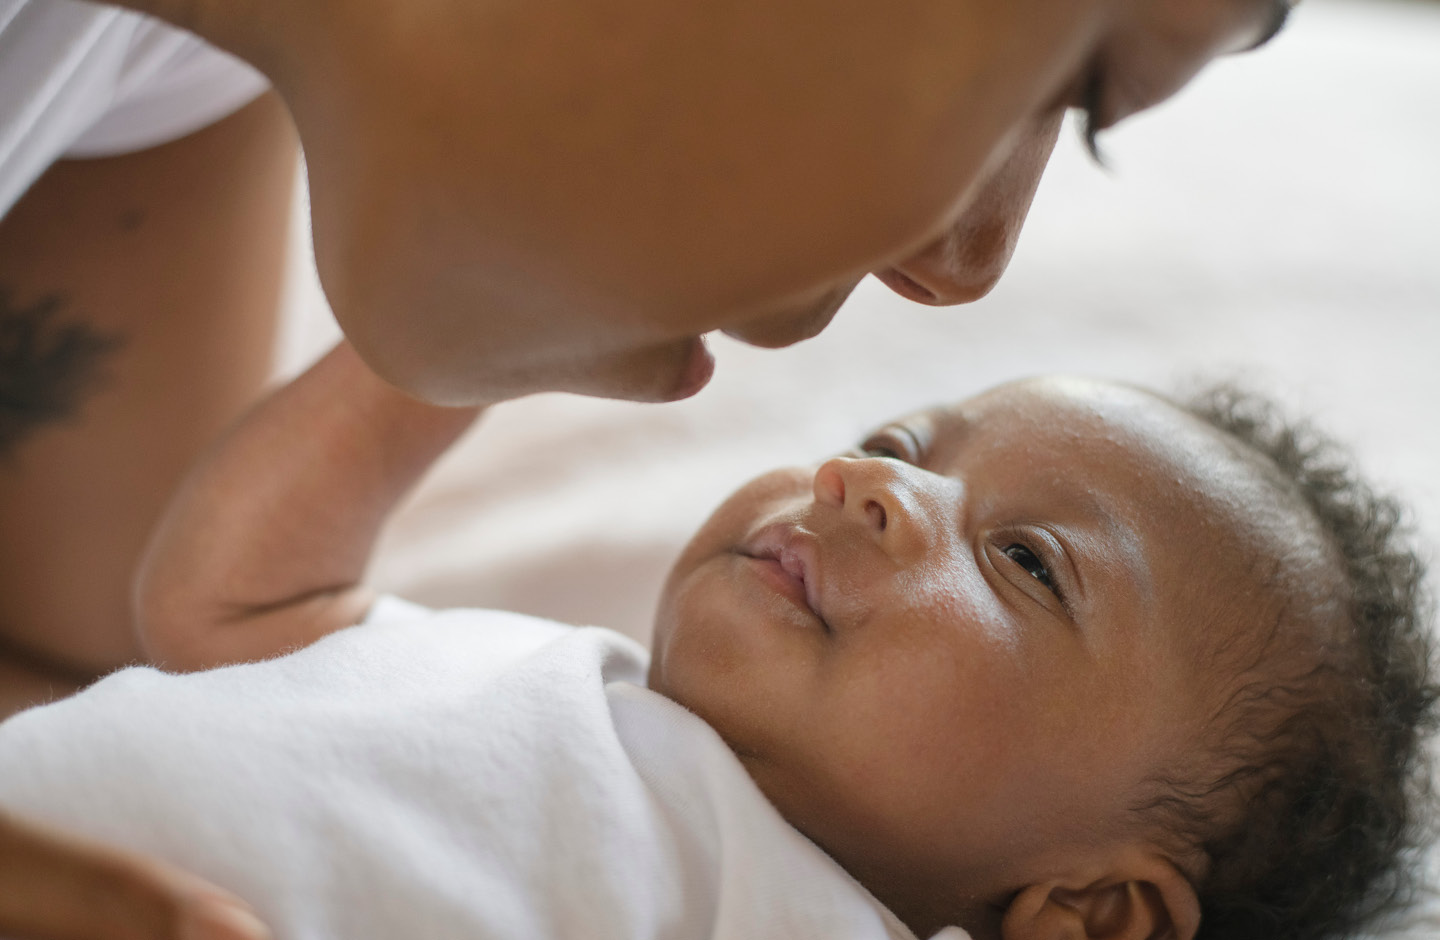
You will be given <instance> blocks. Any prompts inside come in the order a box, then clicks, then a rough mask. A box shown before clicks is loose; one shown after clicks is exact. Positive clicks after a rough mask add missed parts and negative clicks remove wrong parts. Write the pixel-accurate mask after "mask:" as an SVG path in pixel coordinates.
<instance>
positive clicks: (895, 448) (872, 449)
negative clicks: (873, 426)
mask: <svg viewBox="0 0 1440 940" xmlns="http://www.w3.org/2000/svg"><path fill="white" fill-rule="evenodd" d="M860 452H861V453H862V454H864V455H865V456H867V457H888V458H890V459H891V460H903V461H905V462H906V463H919V462H920V443H919V441H917V440H916V439H915V435H914V434H911V433H910V432H909V431H908V430H906V429H905V428H903V427H899V426H892V427H888V428H884V429H883V430H880V431H876V432H875V433H874V434H872V435H870V436H869V437H867V438H865V441H864V443H862V444H861V445H860Z"/></svg>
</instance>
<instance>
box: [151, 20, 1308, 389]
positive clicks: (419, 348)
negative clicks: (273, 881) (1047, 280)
mask: <svg viewBox="0 0 1440 940" xmlns="http://www.w3.org/2000/svg"><path fill="white" fill-rule="evenodd" d="M129 5H131V6H134V7H135V8H136V9H141V10H144V11H147V12H151V13H155V14H158V15H160V16H161V17H163V18H169V19H171V20H173V21H175V22H177V23H178V24H180V25H182V26H186V27H189V28H193V29H194V30H195V31H197V32H199V33H200V34H201V35H203V36H205V37H207V38H209V39H211V40H212V41H214V42H215V43H216V44H217V45H220V46H222V47H224V48H227V49H230V50H231V51H234V52H236V53H237V54H239V55H240V56H241V57H243V58H246V59H249V60H250V61H252V62H254V63H256V64H257V65H258V66H259V67H260V68H262V69H263V70H264V71H265V72H266V73H267V74H268V75H270V77H271V78H272V79H273V80H274V82H275V84H276V87H277V88H278V90H279V91H280V93H281V95H282V96H283V97H284V98H285V100H286V101H287V103H288V104H289V105H290V108H291V110H292V112H293V113H294V115H295V119H296V123H297V126H298V128H299V133H300V137H301V140H302V141H303V142H304V145H305V149H306V153H307V156H308V166H309V171H310V182H311V187H312V197H313V204H312V215H313V219H314V223H315V225H314V227H315V241H316V255H317V260H318V263H319V267H320V275H321V281H322V283H323V285H324V287H325V289H326V292H327V295H328V296H329V299H330V301H331V303H332V306H333V307H334V309H335V312H336V315H337V316H338V317H339V319H340V322H341V324H342V326H343V327H344V328H345V331H346V333H347V336H348V337H349V338H350V339H351V341H352V342H353V343H354V344H355V346H356V348H357V349H358V350H359V352H360V353H361V355H362V357H363V358H365V360H366V361H367V362H368V363H369V364H370V365H371V366H372V367H374V368H375V369H376V370H377V371H379V372H380V374H381V375H383V376H385V377H386V378H387V379H389V380H391V381H392V382H394V383H396V384H397V385H399V386H400V387H402V388H405V389H407V390H410V391H412V392H414V393H417V394H419V395H420V396H422V397H425V398H428V399H431V400H433V401H437V402H443V403H451V404H461V403H470V402H477V401H493V400H498V399H501V398H506V397H513V396H515V395H519V394H523V393H526V392H532V391H538V390H542V389H549V390H564V391H575V392H581V393H584V394H592V395H604V396H609V397H622V398H635V399H648V400H665V399H671V398H676V397H683V396H684V395H687V394H691V393H693V392H694V391H696V390H698V389H699V388H700V387H701V386H702V385H703V384H704V382H705V380H706V378H707V376H708V361H709V360H708V356H707V355H706V354H705V353H704V351H703V348H702V347H701V345H700V343H699V340H698V338H697V337H698V336H699V335H700V334H702V333H704V332H705V331H708V330H712V329H726V330H730V331H732V332H734V333H736V334H737V335H739V336H741V337H742V338H752V337H753V338H754V339H755V340H756V341H758V342H761V343H763V344H765V345H785V344H787V343H792V342H795V341H797V340H800V339H803V338H805V337H808V336H811V335H813V334H814V333H816V332H818V331H819V330H820V329H822V328H823V327H824V325H825V324H826V323H827V322H828V321H829V318H830V317H831V316H832V315H833V313H834V310H835V309H836V308H837V306H838V302H837V301H838V299H839V298H840V297H843V295H844V294H845V293H848V291H849V289H850V288H851V287H853V285H854V284H855V283H856V282H857V281H858V280H859V279H860V278H861V277H863V276H864V275H865V274H866V273H867V272H872V271H873V272H878V273H879V274H880V276H881V277H882V279H883V280H885V281H886V282H887V283H890V284H891V285H892V286H895V287H897V289H900V290H901V291H902V293H906V294H907V296H912V297H914V298H915V299H917V300H922V301H925V302H957V301H963V300H966V299H973V298H974V297H975V296H977V295H978V294H980V293H983V292H984V291H985V290H987V289H988V288H989V285H990V284H992V283H993V282H994V279H995V278H996V277H998V276H999V273H1000V272H1001V271H1002V270H1003V269H1004V267H1005V263H1006V261H1007V260H1008V258H1009V253H1010V250H1011V249H1012V248H1013V245H1014V241H1013V237H1006V234H1005V233H1008V234H1009V235H1010V236H1013V233H1015V232H1018V231H1019V228H1020V225H1021V223H1022V222H1023V219H1024V216H1025V212H1026V211H1027V210H1028V207H1029V201H1030V195H1031V194H1032V193H1033V191H1034V188H1035V184H1036V181H1037V180H1038V177H1039V174H1040V171H1041V169H1042V168H1043V166H1044V163H1045V158H1046V156H1047V155H1048V148H1049V146H1050V144H1051V143H1052V142H1053V138H1054V133H1055V126H1056V122H1057V121H1058V120H1059V116H1060V115H1061V113H1062V112H1063V111H1064V110H1065V109H1066V108H1068V107H1082V106H1084V107H1090V108H1091V109H1092V110H1093V111H1094V113H1095V115H1096V117H1097V119H1098V122H1099V124H1101V125H1109V124H1113V123H1114V122H1116V121H1119V120H1121V119H1123V118H1124V117H1126V116H1128V115H1129V114H1132V113H1134V112H1136V111H1139V110H1142V109H1143V108H1146V107H1149V106H1151V105H1153V104H1155V103H1156V102H1158V101H1160V100H1163V99H1164V98H1165V97H1167V96H1168V95H1169V94H1171V93H1172V92H1173V91H1174V90H1175V89H1177V88H1178V87H1180V86H1181V85H1183V84H1184V82H1185V81H1186V80H1188V79H1189V78H1190V77H1191V76H1192V75H1193V74H1194V73H1195V72H1196V71H1198V70H1199V69H1200V68H1201V67H1202V66H1203V65H1204V64H1205V63H1207V62H1208V61H1210V60H1211V59H1213V58H1215V57H1216V56H1218V55H1221V54H1223V53H1225V52H1231V51H1236V50H1239V49H1242V48H1246V47H1248V46H1250V45H1253V44H1255V43H1256V42H1257V41H1259V40H1261V39H1262V38H1263V37H1264V36H1266V35H1268V34H1269V33H1270V32H1271V31H1273V29H1274V27H1275V24H1276V23H1277V22H1278V21H1279V20H1280V19H1281V18H1282V17H1283V13H1284V11H1285V10H1287V9H1288V7H1287V6H1286V5H1285V4H1284V3H1282V2H1280V0H1081V2H1075V0H1024V2H1018V3H1017V2H1012V0H960V2H954V0H946V2H943V3H940V2H936V0H897V2H896V3H887V4H883V5H876V4H855V5H852V6H851V7H846V8H845V9H844V10H843V15H837V10H836V8H835V7H834V4H832V3H822V2H820V0H790V2H787V3H783V4H782V3H774V2H771V0H742V2H738V3H737V2H726V3H713V2H702V3H688V4H678V5H677V4H674V3H670V2H667V0H620V2H617V3H609V4H606V5H604V7H603V15H602V13H601V12H600V8H596V7H595V6H594V5H593V4H586V3H579V2H574V0H571V2H562V3H551V4H513V3H498V2H479V3H477V2H473V0H419V2H406V3H404V4H400V3H397V2H395V0H347V2H334V0H298V2H297V0H283V2H282V0H248V2H238V0H225V2H220V0H189V2H183V3H182V2H176V0H132V2H131V3H130V4H129ZM977 233H986V236H987V237H985V238H982V239H979V240H976V239H975V238H974V236H975V235H976V234H977ZM996 233H1000V234H999V235H998V237H997V236H996ZM947 240H948V242H947ZM956 241H959V242H963V243H964V244H965V250H960V251H955V250H948V249H947V248H946V245H947V243H948V244H950V245H951V246H953V245H954V244H955V243H956ZM398 311H404V313H403V315H401V314H399V313H398Z"/></svg>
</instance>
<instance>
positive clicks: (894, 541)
mask: <svg viewBox="0 0 1440 940" xmlns="http://www.w3.org/2000/svg"><path fill="white" fill-rule="evenodd" d="M924 472H925V471H923V470H920V469H919V468H917V467H912V466H910V465H909V464H906V463H903V462H901V461H898V460H891V459H888V458H881V457H859V458H856V457H835V458H833V459H831V460H827V461H825V463H823V464H821V465H820V468H819V469H818V470H816V471H815V481H814V486H813V489H814V493H815V501H816V502H817V503H819V504H821V505H822V506H829V507H831V508H833V509H836V510H839V511H840V513H841V514H842V515H843V516H844V517H845V518H846V519H848V520H850V521H851V522H853V523H855V524H856V525H858V526H860V527H861V528H862V529H863V530H864V531H865V532H866V533H867V534H868V535H869V537H870V538H872V539H874V540H875V541H876V542H877V543H878V544H879V545H880V547H881V548H882V549H884V550H885V552H886V554H888V555H890V556H891V557H892V558H895V559H896V560H897V561H903V560H909V559H910V557H911V556H914V555H916V554H917V553H918V554H923V553H924V552H927V551H929V549H930V548H931V543H932V542H933V541H934V538H935V534H936V532H935V520H934V518H933V517H934V516H935V515H937V513H936V512H935V507H930V506H928V505H927V504H928V503H929V502H931V500H930V499H928V498H927V494H926V493H925V492H923V489H924V488H923V487H922V486H920V485H919V484H920V481H919V480H917V479H911V478H912V477H917V476H918V475H920V474H923V473H924Z"/></svg>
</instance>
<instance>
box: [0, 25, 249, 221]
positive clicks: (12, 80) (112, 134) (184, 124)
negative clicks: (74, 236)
mask: <svg viewBox="0 0 1440 940" xmlns="http://www.w3.org/2000/svg"><path fill="white" fill-rule="evenodd" d="M265 87H266V81H265V78H264V77H263V76H262V75H261V74H260V73H259V72H256V71H255V70H254V69H252V68H250V66H248V65H246V64H245V63H243V62H241V61H240V60H239V59H236V58H234V57H232V56H230V55H227V54H225V53H223V52H220V51H219V50H217V49H214V48H213V47H211V46H208V45H206V44H205V43H204V42H202V41H201V40H199V39H197V38H196V37H194V36H192V35H190V34H189V33H185V32H182V31H180V30H177V29H173V28H171V27H169V26H166V25H164V24H161V23H158V22H156V21H155V20H152V19H149V18H148V17H144V16H141V15H140V14H138V13H133V12H130V11H124V10H117V9H116V8H114V7H106V6H98V5H94V4H89V3H78V2H73V0H0V216H4V215H5V214H6V213H7V212H9V211H10V207H11V206H13V205H14V204H15V201H16V200H17V199H19V198H20V196H21V195H22V194H23V193H24V192H25V190H27V189H29V188H30V185H31V184H32V183H34V182H35V180H36V179H38V178H39V177H40V174H42V173H44V172H45V170H46V169H47V168H49V166H50V164H52V163H54V162H55V161H56V160H59V159H61V158H62V157H101V156H112V155H115V154H120V153H128V152H131V151H135V150H144V149H145V148H147V147H153V146H156V145H158V144H163V143H166V142H167V141H171V140H175V139H178V138H180V137H184V136H185V135H186V134H189V133H191V132H193V131H196V130H199V129H200V128H202V127H205V126H206V125H209V124H212V123H214V122H215V121H218V120H220V119H221V118H223V117H225V116H226V115H228V114H230V113H232V112H234V111H235V110H237V109H239V108H240V107H241V106H242V105H244V104H246V103H247V102H249V101H251V100H253V99H254V98H255V97H256V96H257V95H259V94H260V92H261V91H263V90H264V89H265Z"/></svg>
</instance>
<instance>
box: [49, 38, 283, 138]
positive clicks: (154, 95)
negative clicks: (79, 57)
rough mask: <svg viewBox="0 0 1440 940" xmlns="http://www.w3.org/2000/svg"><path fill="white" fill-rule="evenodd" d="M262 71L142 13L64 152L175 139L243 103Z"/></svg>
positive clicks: (258, 88) (254, 92)
mask: <svg viewBox="0 0 1440 940" xmlns="http://www.w3.org/2000/svg"><path fill="white" fill-rule="evenodd" d="M267 87H268V82H267V81H266V79H265V77H264V76H263V75H261V74H260V73H259V72H257V71H256V70H255V69H253V68H251V67H250V66H249V65H247V64H246V63H244V62H242V61H241V60H239V59H237V58H235V57H234V56H232V55H229V54H228V53H225V52H222V51H220V50H219V49H216V48H215V47H213V46H210V45H208V44H206V43H205V42H204V41H203V40H201V39H199V38H198V37H196V36H194V35H191V34H190V33H186V32H183V31H181V30H177V29H175V28H173V27H170V26H167V25H164V24H162V23H159V22H156V21H155V20H150V19H142V21H141V22H140V23H139V24H138V25H137V26H136V27H135V29H134V31H133V33H132V34H131V38H130V45H129V49H128V50H127V52H126V54H125V57H124V60H123V64H122V65H121V68H120V72H119V74H118V76H117V80H116V84H115V95H114V99H113V101H112V102H111V104H110V106H109V108H108V109H107V110H106V111H105V112H104V113H103V114H102V115H100V117H99V118H98V119H96V121H95V122H94V123H93V124H91V125H90V127H89V128H88V129H87V130H86V131H85V132H84V133H83V134H81V135H80V137H79V138H77V139H76V140H75V142H74V143H72V144H71V145H70V147H69V149H68V150H66V152H65V156H67V157H81V158H83V157H106V156H115V155H118V154H122V153H130V152H133V151H137V150H145V149H147V148H150V147H155V146H158V145H160V144H164V143H168V142H170V141H172V140H178V139H180V138H181V137H185V136H187V135H188V134H191V133H193V132H195V131H197V130H199V129H201V128H203V127H207V126H209V125H210V124H213V123H215V122H216V121H219V120H221V119H222V118H225V117H228V116H229V115H230V114H233V113H234V112H235V111H238V110H239V109H240V108H242V107H244V106H245V105H246V104H249V103H250V102H251V101H253V100H254V99H255V98H257V97H259V95H260V94H261V93H262V92H264V91H265V89H266V88H267Z"/></svg>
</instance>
